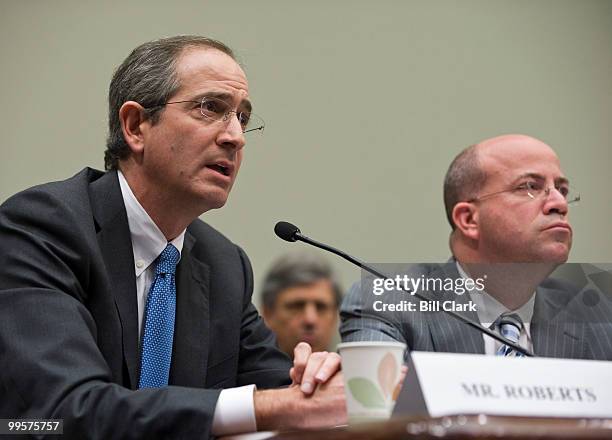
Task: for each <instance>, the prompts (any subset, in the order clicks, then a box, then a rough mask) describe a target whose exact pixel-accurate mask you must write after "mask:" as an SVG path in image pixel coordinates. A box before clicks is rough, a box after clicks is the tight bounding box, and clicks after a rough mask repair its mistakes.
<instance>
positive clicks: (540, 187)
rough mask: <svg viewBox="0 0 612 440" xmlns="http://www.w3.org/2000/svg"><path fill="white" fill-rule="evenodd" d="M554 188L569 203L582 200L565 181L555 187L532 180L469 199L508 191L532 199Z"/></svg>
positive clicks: (544, 194)
mask: <svg viewBox="0 0 612 440" xmlns="http://www.w3.org/2000/svg"><path fill="white" fill-rule="evenodd" d="M553 189H554V190H555V191H557V192H558V193H559V194H561V195H562V196H563V198H564V199H565V201H566V202H567V204H568V205H569V204H571V203H577V202H579V201H580V193H578V192H577V191H575V190H574V189H572V188H570V186H569V185H567V184H565V183H562V184H560V185H558V186H557V185H555V186H554V187H547V186H545V185H544V183H543V182H538V181H535V180H534V181H531V180H530V181H528V182H524V183H521V184H520V185H518V186H517V187H515V188H510V189H504V190H502V191H496V192H493V193H489V194H485V195H483V196H478V197H474V198H472V199H470V200H468V202H478V201H481V200H484V199H488V198H489V197H493V196H496V195H499V194H503V193H507V192H512V193H515V194H518V195H523V196H525V197H529V198H531V199H538V198H540V197H548V196H549V195H550V192H551V191H552V190H553Z"/></svg>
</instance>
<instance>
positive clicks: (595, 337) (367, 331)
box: [340, 261, 612, 360]
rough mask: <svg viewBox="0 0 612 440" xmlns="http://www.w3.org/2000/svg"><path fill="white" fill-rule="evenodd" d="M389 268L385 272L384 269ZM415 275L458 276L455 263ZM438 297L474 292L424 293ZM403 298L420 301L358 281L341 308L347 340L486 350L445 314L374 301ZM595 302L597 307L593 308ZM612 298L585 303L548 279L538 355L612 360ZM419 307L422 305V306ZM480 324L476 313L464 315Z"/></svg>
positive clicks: (542, 293)
mask: <svg viewBox="0 0 612 440" xmlns="http://www.w3.org/2000/svg"><path fill="white" fill-rule="evenodd" d="M383 272H384V270H383ZM408 272H409V273H408V274H409V276H411V277H413V278H419V277H421V276H424V277H426V278H427V277H428V278H442V279H446V278H449V279H453V280H454V279H457V278H459V277H460V275H459V273H458V271H457V268H456V265H455V262H454V261H451V262H450V263H447V264H443V265H441V264H415V265H412V266H411V267H410V269H409V271H408ZM421 293H423V294H425V295H426V296H428V297H429V298H431V300H434V301H444V300H454V301H456V302H457V303H461V304H465V303H467V302H468V301H469V295H467V294H464V295H456V294H455V293H454V292H452V291H444V290H443V291H431V292H427V291H426V292H421ZM380 299H383V300H384V301H385V302H387V303H397V302H399V301H401V300H408V301H410V302H415V303H418V301H419V300H418V299H417V298H416V297H412V296H410V295H409V294H405V293H398V292H391V293H388V294H384V296H380V297H374V295H373V294H372V288H371V284H368V282H364V283H363V284H361V283H358V284H356V285H354V286H353V287H352V288H351V290H350V292H349V293H348V294H347V296H346V297H345V299H344V301H343V304H342V307H341V311H340V316H341V320H342V322H341V325H340V334H341V336H342V341H343V342H353V341H386V340H389V341H400V342H404V343H405V344H406V345H407V346H408V348H409V349H411V350H419V351H440V352H450V353H479V354H484V340H483V337H482V334H481V333H480V332H479V331H477V330H475V329H473V328H472V327H469V326H468V325H466V324H464V323H463V322H460V321H459V320H457V319H455V318H453V317H452V316H449V315H447V314H445V313H444V312H418V311H416V312H376V311H374V310H373V307H372V304H373V301H375V300H380ZM591 305H592V306H591ZM610 305H612V302H611V301H610V298H609V297H608V298H605V297H602V298H601V300H600V301H598V302H593V301H591V302H590V303H588V302H587V303H585V302H583V301H582V300H581V297H580V296H578V295H577V290H576V289H573V288H572V287H571V286H569V285H568V284H566V283H564V282H560V281H558V280H553V279H547V280H545V281H544V282H543V283H542V284H541V285H540V286H539V287H538V289H537V291H536V298H535V305H534V314H533V317H532V320H531V330H530V331H531V338H532V342H533V351H534V353H535V355H536V356H544V357H559V358H574V359H600V360H612V324H611V321H612V307H610ZM417 310H418V308H417ZM462 314H463V315H464V316H466V317H467V318H469V319H471V320H472V321H475V322H479V319H478V315H477V313H476V312H474V311H472V312H463V313H462Z"/></svg>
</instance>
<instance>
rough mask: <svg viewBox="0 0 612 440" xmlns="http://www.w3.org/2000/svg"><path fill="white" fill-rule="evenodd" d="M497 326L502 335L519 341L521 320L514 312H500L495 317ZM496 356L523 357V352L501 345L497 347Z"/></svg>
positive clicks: (516, 342)
mask: <svg viewBox="0 0 612 440" xmlns="http://www.w3.org/2000/svg"><path fill="white" fill-rule="evenodd" d="M497 328H498V329H499V332H500V333H501V335H502V336H503V337H505V338H506V339H508V340H510V341H511V342H514V343H515V344H518V343H519V339H520V337H521V330H522V329H523V321H522V320H521V317H520V316H519V315H517V314H516V313H509V314H506V313H504V314H502V315H500V317H499V318H497ZM495 355H496V356H508V357H525V355H524V354H523V353H520V352H518V351H516V350H514V349H513V348H512V347H509V346H508V345H505V344H504V345H502V346H501V347H499V349H498V350H497V352H496V353H495Z"/></svg>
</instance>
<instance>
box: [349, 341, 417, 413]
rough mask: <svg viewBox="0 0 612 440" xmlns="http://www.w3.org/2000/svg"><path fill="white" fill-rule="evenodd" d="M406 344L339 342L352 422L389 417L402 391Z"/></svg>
mask: <svg viewBox="0 0 612 440" xmlns="http://www.w3.org/2000/svg"><path fill="white" fill-rule="evenodd" d="M405 350H406V344H403V343H401V342H384V341H381V342H344V343H341V344H338V351H339V352H340V356H341V357H342V375H343V377H344V391H345V394H346V410H347V414H348V420H349V424H351V423H358V422H366V421H373V420H385V419H388V418H389V417H390V416H391V411H393V407H394V406H395V400H396V399H397V396H398V394H399V381H400V375H401V368H402V365H403V363H404V351H405Z"/></svg>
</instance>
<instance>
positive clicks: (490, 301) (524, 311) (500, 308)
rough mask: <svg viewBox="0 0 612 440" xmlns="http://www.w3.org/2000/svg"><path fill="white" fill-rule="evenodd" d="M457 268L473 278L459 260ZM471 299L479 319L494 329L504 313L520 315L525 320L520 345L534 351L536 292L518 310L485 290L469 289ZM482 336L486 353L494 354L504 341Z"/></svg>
mask: <svg viewBox="0 0 612 440" xmlns="http://www.w3.org/2000/svg"><path fill="white" fill-rule="evenodd" d="M456 264H457V270H458V271H459V274H460V275H461V276H462V277H463V278H471V277H470V276H469V275H468V274H467V273H466V272H465V271H464V270H463V268H462V267H461V265H460V264H459V262H458V261H457V262H456ZM469 295H470V300H471V301H473V303H474V304H475V305H476V310H477V312H476V313H477V314H478V320H479V321H480V324H482V325H483V326H484V327H487V328H490V329H492V330H495V329H493V328H492V327H493V324H494V323H495V321H496V320H497V318H498V317H499V316H500V315H501V314H502V313H509V312H510V313H516V314H517V315H518V316H520V318H521V320H522V321H523V328H522V329H521V335H520V337H519V345H520V346H521V347H524V348H527V349H528V350H529V351H531V352H533V342H532V341H531V329H530V327H531V318H532V316H533V307H534V304H535V292H534V293H533V294H532V295H531V297H530V298H529V301H527V302H526V303H525V304H523V305H522V306H521V307H519V308H518V309H516V310H508V308H507V307H506V306H504V305H503V304H502V303H500V302H499V301H497V300H496V299H495V298H493V297H492V296H491V295H489V294H488V293H487V292H485V291H484V290H482V291H476V290H475V289H473V290H471V291H469ZM482 337H483V338H484V347H485V354H492V355H494V354H495V353H497V350H499V347H501V346H502V343H501V342H499V341H496V340H495V339H493V338H492V337H490V336H487V335H485V334H484V333H483V335H482Z"/></svg>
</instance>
